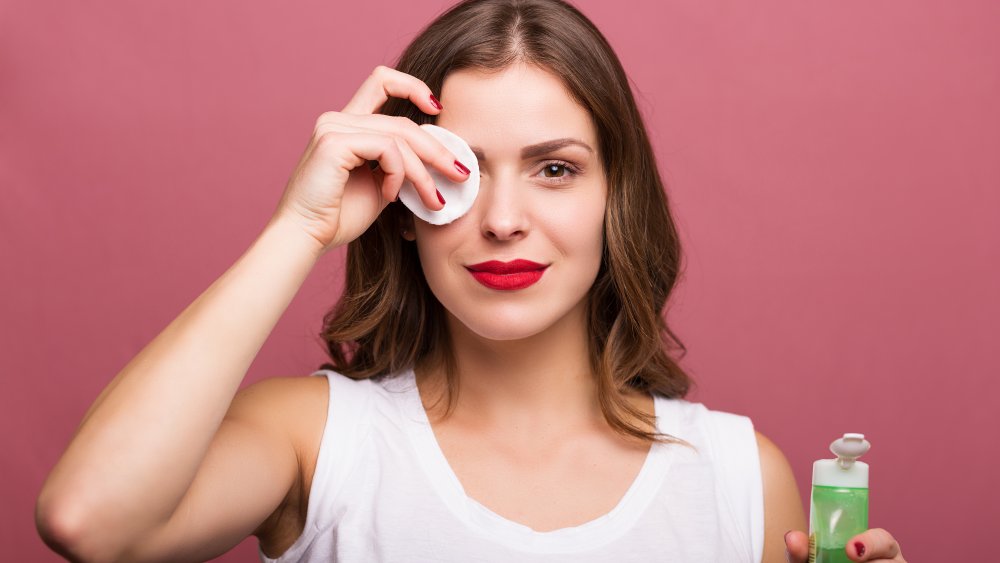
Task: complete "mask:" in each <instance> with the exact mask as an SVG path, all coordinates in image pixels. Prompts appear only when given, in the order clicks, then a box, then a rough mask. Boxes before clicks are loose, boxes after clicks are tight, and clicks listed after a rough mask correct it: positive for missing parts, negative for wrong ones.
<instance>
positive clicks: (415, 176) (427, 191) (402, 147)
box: [393, 139, 444, 211]
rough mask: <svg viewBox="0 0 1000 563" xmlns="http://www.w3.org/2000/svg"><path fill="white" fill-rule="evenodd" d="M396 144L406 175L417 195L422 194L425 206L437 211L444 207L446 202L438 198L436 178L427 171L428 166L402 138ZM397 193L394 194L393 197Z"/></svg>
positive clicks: (421, 199)
mask: <svg viewBox="0 0 1000 563" xmlns="http://www.w3.org/2000/svg"><path fill="white" fill-rule="evenodd" d="M396 145H397V146H398V147H399V153H400V154H401V155H402V157H403V166H404V167H405V168H406V177H407V178H409V179H410V181H411V182H412V183H413V187H414V189H416V190H417V195H419V196H420V201H421V202H422V203H423V204H424V207H426V208H427V209H433V210H435V211H438V210H441V209H443V208H444V204H443V203H441V200H440V199H438V189H437V186H436V185H435V184H434V178H432V177H431V175H430V174H428V173H427V168H426V167H425V166H424V163H423V162H421V161H420V158H419V157H418V156H417V153H415V152H414V151H413V149H412V148H410V146H409V145H408V144H407V143H406V141H404V140H402V139H397V141H396ZM397 193H398V192H397ZM395 195H396V194H393V197H395Z"/></svg>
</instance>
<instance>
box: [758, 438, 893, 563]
mask: <svg viewBox="0 0 1000 563" xmlns="http://www.w3.org/2000/svg"><path fill="white" fill-rule="evenodd" d="M757 448H758V451H759V452H760V472H761V477H762V479H763V482H764V556H763V558H762V559H761V561H763V563H785V562H786V561H787V562H789V563H806V561H807V560H808V559H809V536H808V535H807V534H806V532H804V531H801V530H806V529H808V524H807V523H806V515H805V511H804V510H803V504H802V499H801V497H800V496H799V488H798V485H797V484H796V483H795V475H794V474H793V473H792V468H791V466H789V464H788V460H787V459H785V454H783V453H782V452H781V449H779V448H778V446H776V445H775V444H774V442H772V441H771V440H769V439H768V438H767V436H764V435H763V434H761V433H760V432H757ZM782 537H783V539H782ZM847 556H848V557H850V558H851V560H852V561H872V562H874V563H885V562H889V561H892V562H896V563H906V562H905V560H904V559H903V555H902V553H900V550H899V544H898V543H897V542H896V540H895V539H894V538H893V537H892V535H891V534H889V532H886V531H885V530H883V529H880V528H877V529H872V530H867V531H865V532H863V533H861V534H858V535H857V536H854V537H853V538H851V540H850V541H848V542H847Z"/></svg>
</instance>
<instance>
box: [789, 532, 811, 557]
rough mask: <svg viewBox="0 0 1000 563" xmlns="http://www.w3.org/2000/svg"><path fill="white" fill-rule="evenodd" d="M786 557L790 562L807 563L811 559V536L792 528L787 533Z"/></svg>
mask: <svg viewBox="0 0 1000 563" xmlns="http://www.w3.org/2000/svg"><path fill="white" fill-rule="evenodd" d="M785 557H786V559H787V560H788V563H806V561H808V560H809V536H808V535H806V533H805V532H799V531H797V530H791V531H789V532H788V533H786V534H785Z"/></svg>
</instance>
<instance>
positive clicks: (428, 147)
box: [319, 115, 469, 182]
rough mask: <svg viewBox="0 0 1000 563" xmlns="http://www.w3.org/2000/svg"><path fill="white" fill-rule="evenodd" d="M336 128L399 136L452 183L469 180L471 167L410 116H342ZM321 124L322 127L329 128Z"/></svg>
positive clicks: (420, 157) (422, 159)
mask: <svg viewBox="0 0 1000 563" xmlns="http://www.w3.org/2000/svg"><path fill="white" fill-rule="evenodd" d="M335 119H337V120H338V123H337V124H336V125H335V126H337V127H345V126H347V127H354V128H357V129H367V130H370V131H379V132H384V133H390V134H393V135H397V136H399V137H402V138H403V139H405V140H406V143H407V144H408V145H409V146H410V147H411V148H412V149H413V151H414V152H415V153H416V154H417V156H418V157H419V159H420V160H421V161H422V162H426V163H427V164H429V165H430V166H432V167H433V168H435V169H437V170H438V171H440V172H441V174H443V175H444V176H445V177H446V178H448V179H449V180H451V181H453V182H464V181H466V180H468V179H469V173H468V171H469V167H468V166H467V165H466V164H465V163H462V162H460V161H459V160H458V159H457V158H456V157H455V155H454V154H453V153H452V152H451V151H450V150H448V149H447V148H446V147H445V146H444V145H443V144H442V143H441V141H439V140H438V139H436V138H435V137H434V136H433V135H431V134H430V133H428V132H427V131H426V130H425V129H423V128H421V127H420V126H419V125H417V124H416V123H414V122H413V121H412V120H411V119H408V118H406V117H400V116H393V115H365V116H352V115H340V116H337V117H336V118H335ZM326 126H328V125H327V124H325V123H324V124H321V125H320V126H319V127H326Z"/></svg>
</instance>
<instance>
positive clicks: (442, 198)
mask: <svg viewBox="0 0 1000 563" xmlns="http://www.w3.org/2000/svg"><path fill="white" fill-rule="evenodd" d="M434 193H436V194H437V196H438V201H440V202H441V205H444V196H442V195H441V192H439V191H438V190H434Z"/></svg>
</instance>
